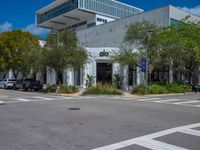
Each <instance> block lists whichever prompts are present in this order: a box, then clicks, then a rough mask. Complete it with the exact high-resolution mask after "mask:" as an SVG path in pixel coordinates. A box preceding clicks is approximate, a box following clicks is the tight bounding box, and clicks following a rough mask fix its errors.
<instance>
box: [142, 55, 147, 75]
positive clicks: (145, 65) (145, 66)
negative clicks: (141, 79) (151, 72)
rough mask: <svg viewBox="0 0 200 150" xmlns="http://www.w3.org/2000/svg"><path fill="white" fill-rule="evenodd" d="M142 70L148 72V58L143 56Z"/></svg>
mask: <svg viewBox="0 0 200 150" xmlns="http://www.w3.org/2000/svg"><path fill="white" fill-rule="evenodd" d="M141 70H142V72H146V70H147V60H146V58H142V61H141Z"/></svg>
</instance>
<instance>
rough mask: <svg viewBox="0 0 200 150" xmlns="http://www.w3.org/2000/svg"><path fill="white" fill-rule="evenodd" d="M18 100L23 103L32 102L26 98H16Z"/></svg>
mask: <svg viewBox="0 0 200 150" xmlns="http://www.w3.org/2000/svg"><path fill="white" fill-rule="evenodd" d="M16 100H18V101H22V102H30V101H32V100H30V99H26V98H16Z"/></svg>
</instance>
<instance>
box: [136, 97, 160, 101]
mask: <svg viewBox="0 0 200 150" xmlns="http://www.w3.org/2000/svg"><path fill="white" fill-rule="evenodd" d="M156 99H159V100H160V99H161V98H140V99H139V100H138V101H152V100H156Z"/></svg>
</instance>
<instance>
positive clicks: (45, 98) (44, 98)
mask: <svg viewBox="0 0 200 150" xmlns="http://www.w3.org/2000/svg"><path fill="white" fill-rule="evenodd" d="M34 98H38V99H43V100H54V99H53V98H49V97H40V96H34Z"/></svg>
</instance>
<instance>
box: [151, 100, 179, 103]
mask: <svg viewBox="0 0 200 150" xmlns="http://www.w3.org/2000/svg"><path fill="white" fill-rule="evenodd" d="M175 101H182V99H168V100H161V101H152V102H155V103H164V102H175Z"/></svg>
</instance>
